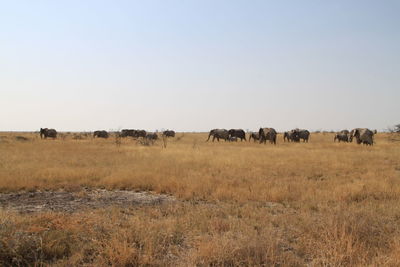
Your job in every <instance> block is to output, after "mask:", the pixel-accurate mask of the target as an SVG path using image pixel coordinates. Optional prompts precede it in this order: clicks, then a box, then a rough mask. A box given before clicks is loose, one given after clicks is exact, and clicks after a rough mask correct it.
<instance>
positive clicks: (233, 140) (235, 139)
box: [229, 136, 238, 142]
mask: <svg viewBox="0 0 400 267" xmlns="http://www.w3.org/2000/svg"><path fill="white" fill-rule="evenodd" d="M237 141H238V138H237V137H236V136H231V137H229V142H237Z"/></svg>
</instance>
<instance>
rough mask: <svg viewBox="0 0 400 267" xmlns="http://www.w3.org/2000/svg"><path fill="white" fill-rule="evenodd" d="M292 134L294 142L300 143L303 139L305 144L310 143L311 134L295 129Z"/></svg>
mask: <svg viewBox="0 0 400 267" xmlns="http://www.w3.org/2000/svg"><path fill="white" fill-rule="evenodd" d="M291 133H292V141H294V142H300V139H303V142H307V143H308V139H309V138H310V132H309V131H308V130H305V129H298V128H296V129H293V130H292V131H291Z"/></svg>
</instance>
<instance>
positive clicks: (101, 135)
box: [93, 131, 108, 139]
mask: <svg viewBox="0 0 400 267" xmlns="http://www.w3.org/2000/svg"><path fill="white" fill-rule="evenodd" d="M95 137H98V138H105V139H107V138H108V133H107V131H94V133H93V138H95Z"/></svg>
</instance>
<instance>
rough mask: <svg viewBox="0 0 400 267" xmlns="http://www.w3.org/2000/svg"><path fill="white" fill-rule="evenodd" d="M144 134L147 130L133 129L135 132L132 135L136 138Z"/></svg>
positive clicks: (144, 135)
mask: <svg viewBox="0 0 400 267" xmlns="http://www.w3.org/2000/svg"><path fill="white" fill-rule="evenodd" d="M146 135H147V132H146V131H145V130H135V133H134V136H133V137H136V138H139V137H143V138H145V137H146Z"/></svg>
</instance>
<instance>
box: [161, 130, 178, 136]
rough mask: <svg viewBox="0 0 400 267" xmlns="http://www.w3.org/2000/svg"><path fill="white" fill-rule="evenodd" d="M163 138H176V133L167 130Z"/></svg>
mask: <svg viewBox="0 0 400 267" xmlns="http://www.w3.org/2000/svg"><path fill="white" fill-rule="evenodd" d="M163 136H165V137H175V131H172V130H166V131H164V132H163Z"/></svg>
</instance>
